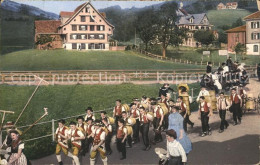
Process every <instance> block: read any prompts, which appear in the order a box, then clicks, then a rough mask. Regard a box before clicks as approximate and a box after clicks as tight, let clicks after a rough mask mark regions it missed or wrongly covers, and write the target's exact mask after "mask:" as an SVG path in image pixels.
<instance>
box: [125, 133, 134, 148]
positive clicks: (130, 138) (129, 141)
mask: <svg viewBox="0 0 260 165" xmlns="http://www.w3.org/2000/svg"><path fill="white" fill-rule="evenodd" d="M126 140H127V143H128V145H129V146H130V147H132V142H133V139H132V136H131V135H127V138H126Z"/></svg>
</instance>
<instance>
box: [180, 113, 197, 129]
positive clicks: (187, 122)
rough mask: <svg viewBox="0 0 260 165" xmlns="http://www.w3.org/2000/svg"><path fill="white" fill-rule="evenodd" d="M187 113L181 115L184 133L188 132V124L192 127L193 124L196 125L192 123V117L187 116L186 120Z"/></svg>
mask: <svg viewBox="0 0 260 165" xmlns="http://www.w3.org/2000/svg"><path fill="white" fill-rule="evenodd" d="M185 113H186V112H181V113H180V114H181V116H182V117H183V129H184V131H186V132H187V124H189V125H192V124H194V123H192V122H191V121H190V116H189V115H186V117H185V118H184V115H185Z"/></svg>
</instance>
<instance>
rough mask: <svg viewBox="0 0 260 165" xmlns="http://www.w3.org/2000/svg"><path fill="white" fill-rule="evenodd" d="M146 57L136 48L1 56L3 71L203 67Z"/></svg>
mask: <svg viewBox="0 0 260 165" xmlns="http://www.w3.org/2000/svg"><path fill="white" fill-rule="evenodd" d="M199 67H200V66H195V65H183V64H174V63H171V62H165V61H157V60H155V59H151V58H146V57H143V56H141V55H140V54H138V53H134V52H132V51H86V52H83V51H67V50H47V51H46V50H34V49H31V50H24V51H17V52H12V53H9V54H7V55H4V56H0V70H2V71H4V70H5V71H7V70H8V71H19V70H20V71H37V70H38V71H39V70H116V69H118V70H129V69H135V70H137V69H181V68H199Z"/></svg>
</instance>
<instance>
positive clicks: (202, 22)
mask: <svg viewBox="0 0 260 165" xmlns="http://www.w3.org/2000/svg"><path fill="white" fill-rule="evenodd" d="M176 25H177V26H178V27H179V28H186V29H188V33H187V35H188V39H187V40H184V42H183V46H189V47H196V46H197V41H195V39H194V37H193V36H194V33H195V32H196V31H198V30H211V29H212V27H213V25H211V24H210V23H209V19H208V17H207V14H206V13H202V14H187V15H183V16H180V17H179V19H178V21H177V22H176Z"/></svg>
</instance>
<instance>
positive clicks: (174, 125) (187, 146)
mask: <svg viewBox="0 0 260 165" xmlns="http://www.w3.org/2000/svg"><path fill="white" fill-rule="evenodd" d="M177 108H178V107H175V106H171V107H170V109H171V112H172V113H171V114H170V115H169V127H168V129H169V130H170V129H173V130H174V131H175V132H176V133H177V139H176V140H177V141H179V142H180V143H181V145H182V147H183V148H184V150H185V152H186V154H188V153H189V152H190V151H191V150H192V145H191V141H190V139H189V137H188V136H187V135H186V133H185V131H184V129H183V117H182V116H181V115H180V114H179V113H178V111H177Z"/></svg>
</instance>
